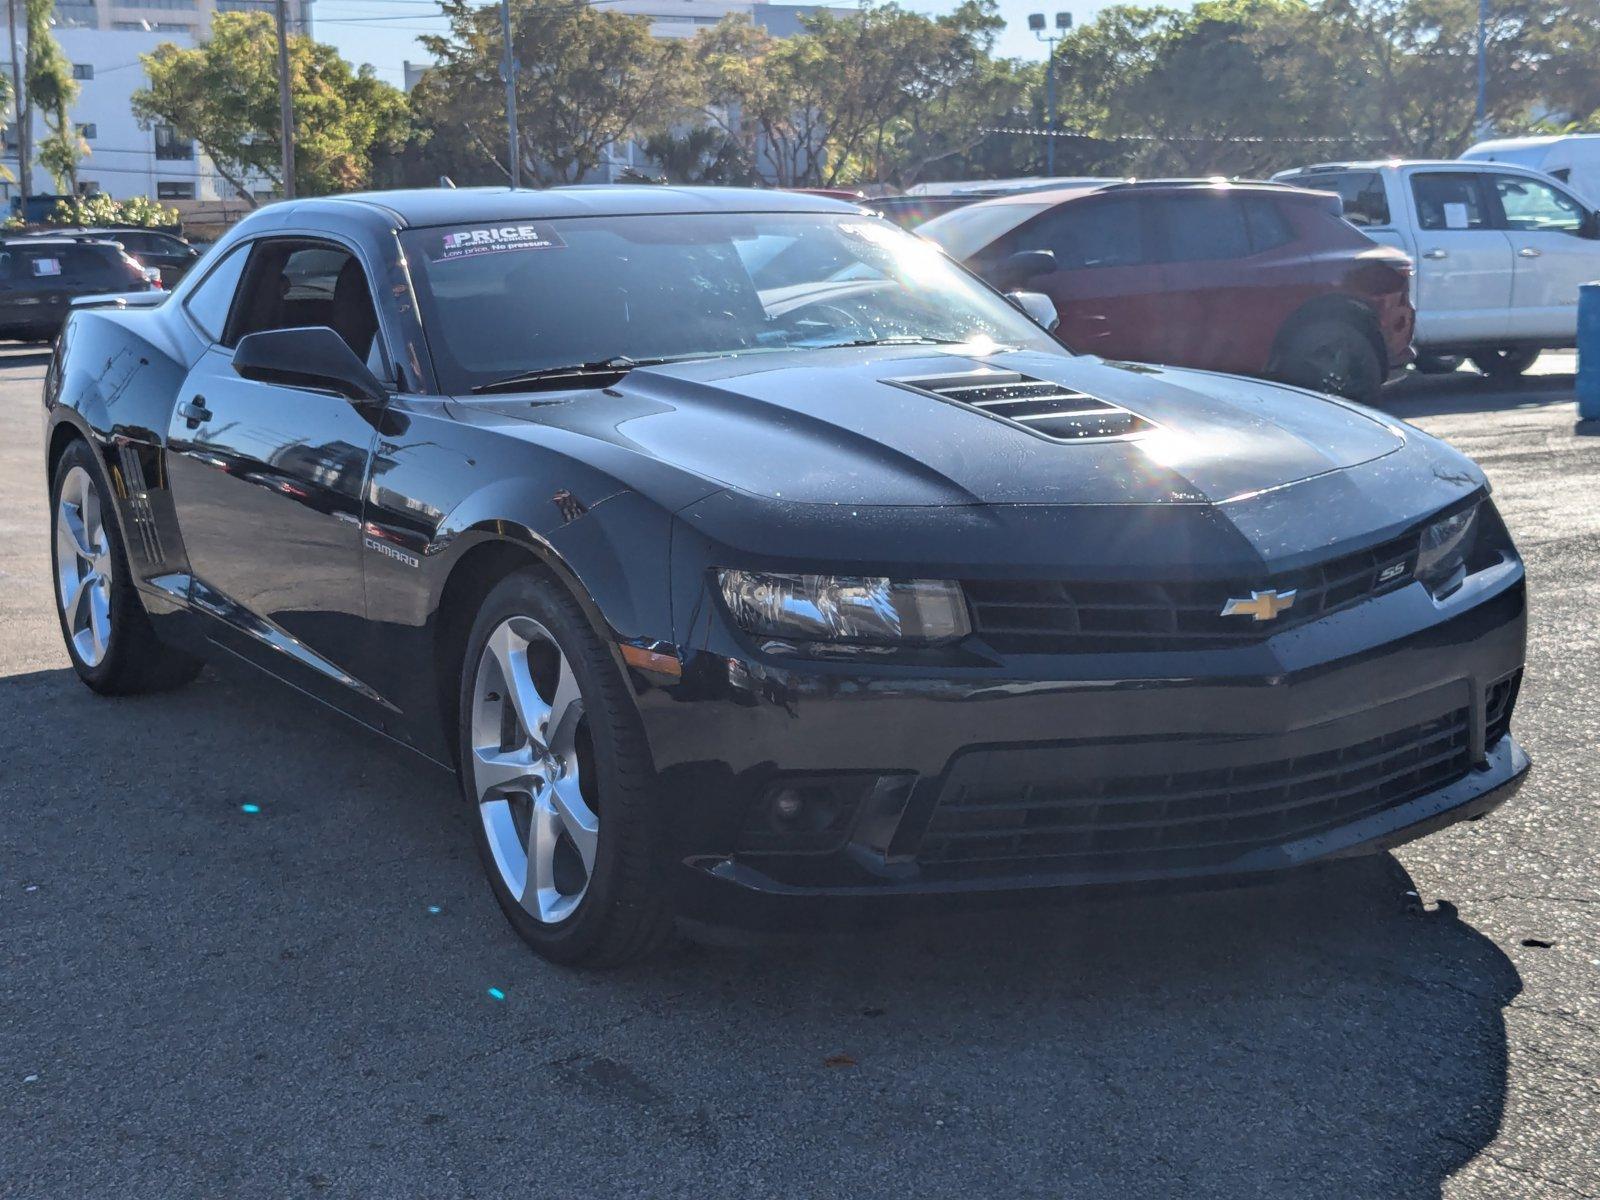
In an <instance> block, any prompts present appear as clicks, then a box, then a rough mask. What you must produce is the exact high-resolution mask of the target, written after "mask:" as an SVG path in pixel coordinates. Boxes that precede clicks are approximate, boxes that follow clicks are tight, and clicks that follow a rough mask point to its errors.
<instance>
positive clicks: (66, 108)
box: [23, 0, 89, 194]
mask: <svg viewBox="0 0 1600 1200" xmlns="http://www.w3.org/2000/svg"><path fill="white" fill-rule="evenodd" d="M54 13H55V0H27V13H26V19H27V23H28V24H27V29H28V48H27V60H26V63H25V64H24V66H23V79H24V82H25V84H26V86H27V93H28V99H29V102H30V103H31V104H34V105H37V106H38V108H39V112H40V115H41V116H42V117H43V118H44V124H45V128H46V129H47V130H48V131H49V132H48V133H47V134H46V136H45V137H44V138H43V139H42V140H41V141H40V142H39V144H38V147H37V153H38V157H39V163H40V165H41V166H43V167H44V169H45V170H47V171H49V172H50V174H51V176H53V177H54V179H55V181H56V189H57V190H58V191H63V192H67V193H69V194H70V193H72V192H76V191H77V190H78V161H79V160H80V159H81V158H82V157H83V156H84V155H85V154H87V153H89V146H88V144H87V143H86V142H85V141H84V140H83V138H82V137H81V136H80V135H79V133H78V127H77V126H76V125H75V124H73V121H72V115H71V111H70V110H71V108H72V105H73V102H74V101H76V100H77V98H78V81H77V80H75V79H74V78H73V77H72V64H71V63H70V62H68V61H67V56H66V55H65V54H63V53H62V52H61V44H60V43H59V42H57V41H56V39H55V35H54V34H52V33H51V32H50V23H51V18H52V16H53V15H54Z"/></svg>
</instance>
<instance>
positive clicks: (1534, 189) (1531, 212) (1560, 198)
mask: <svg viewBox="0 0 1600 1200" xmlns="http://www.w3.org/2000/svg"><path fill="white" fill-rule="evenodd" d="M1490 178H1491V180H1492V181H1493V183H1494V191H1495V195H1496V196H1498V197H1499V199H1500V208H1501V211H1503V212H1504V213H1505V215H1506V228H1507V229H1516V230H1522V231H1537V232H1546V233H1577V232H1578V231H1579V230H1580V229H1582V228H1583V223H1584V211H1583V206H1582V205H1580V204H1579V203H1578V202H1577V201H1576V200H1574V199H1572V198H1571V197H1570V196H1564V195H1562V194H1561V193H1560V192H1558V191H1556V189H1555V188H1553V187H1551V186H1550V185H1549V184H1547V183H1540V182H1539V181H1538V180H1537V179H1527V178H1524V177H1523V176H1521V175H1494V176H1491V177H1490Z"/></svg>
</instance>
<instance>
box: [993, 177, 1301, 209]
mask: <svg viewBox="0 0 1600 1200" xmlns="http://www.w3.org/2000/svg"><path fill="white" fill-rule="evenodd" d="M1208 189H1224V190H1227V191H1238V192H1270V193H1272V194H1273V195H1282V194H1283V193H1284V192H1286V191H1291V192H1292V191H1295V190H1297V189H1295V188H1293V187H1291V186H1289V185H1286V184H1282V183H1273V182H1271V181H1269V180H1262V179H1111V180H1106V181H1105V182H1103V183H1090V184H1076V185H1073V186H1070V187H1061V188H1048V189H1043V190H1040V191H1036V192H1012V193H1009V194H1007V195H1004V196H987V197H984V198H983V199H982V200H980V201H979V203H981V204H988V205H998V204H1034V205H1039V204H1045V205H1049V204H1061V203H1063V202H1065V201H1067V200H1076V199H1078V198H1080V197H1082V196H1098V195H1105V194H1108V193H1115V192H1140V193H1143V192H1166V191H1171V192H1195V191H1205V190H1208Z"/></svg>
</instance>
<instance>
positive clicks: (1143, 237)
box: [917, 180, 1412, 399]
mask: <svg viewBox="0 0 1600 1200" xmlns="http://www.w3.org/2000/svg"><path fill="white" fill-rule="evenodd" d="M917 232H918V233H920V234H921V235H922V236H924V237H927V238H929V239H931V240H933V241H934V242H937V243H938V244H939V245H941V246H942V247H944V249H945V250H946V251H947V252H948V253H949V254H950V255H951V256H953V257H954V258H957V259H959V260H961V261H963V262H965V263H966V264H967V265H968V266H969V267H971V268H972V269H973V270H975V271H977V272H978V274H980V275H982V276H984V277H985V278H986V279H988V280H989V281H990V282H991V283H995V284H996V285H997V286H1001V287H1004V288H1010V287H1015V286H1019V285H1021V284H1023V283H1026V286H1027V287H1028V288H1029V289H1031V290H1036V291H1039V292H1043V293H1044V294H1046V295H1048V296H1049V297H1050V299H1051V300H1052V301H1054V303H1055V306H1056V310H1057V312H1058V313H1059V314H1060V318H1061V324H1060V327H1059V329H1058V330H1057V332H1058V334H1059V335H1060V337H1061V338H1062V340H1063V341H1065V342H1066V343H1067V345H1069V346H1071V347H1073V348H1074V349H1077V350H1082V351H1085V352H1088V353H1091V354H1098V355H1101V356H1102V357H1106V358H1115V359H1128V360H1133V361H1139V362H1159V363H1169V364H1173V365H1176V366H1186V367H1201V368H1204V369H1206V370H1212V371H1228V372H1233V373H1235V374H1240V375H1257V376H1262V377H1265V378H1272V379H1281V380H1284V381H1286V382H1290V383H1295V384H1299V385H1301V386H1304V387H1311V388H1316V389H1318V390H1321V391H1326V392H1333V393H1336V394H1338V395H1341V396H1349V397H1352V398H1355V399H1371V398H1372V397H1373V396H1374V395H1376V394H1377V391H1378V389H1379V388H1380V387H1381V386H1382V385H1383V382H1384V380H1385V379H1386V378H1388V376H1389V375H1390V374H1392V373H1393V372H1395V371H1397V370H1399V369H1400V368H1402V367H1404V366H1405V365H1406V363H1408V362H1409V361H1410V360H1411V349H1410V343H1411V331H1412V309H1411V299H1410V275H1411V265H1410V263H1409V262H1408V261H1407V259H1406V257H1405V255H1403V254H1400V253H1398V252H1396V251H1395V250H1392V249H1388V248H1386V247H1382V246H1379V245H1377V244H1376V243H1374V242H1373V241H1372V240H1371V239H1369V238H1367V237H1364V236H1363V235H1362V234H1361V233H1359V232H1358V231H1357V230H1355V229H1354V228H1352V227H1351V226H1350V225H1349V224H1347V223H1346V222H1344V221H1342V220H1340V219H1339V209H1338V205H1337V204H1335V203H1334V202H1333V201H1332V198H1331V197H1327V196H1322V195H1318V194H1316V193H1313V192H1307V191H1304V190H1300V189H1295V188H1288V187H1283V186H1280V185H1274V184H1265V183H1227V182H1216V181H1209V180H1208V181H1148V182H1142V183H1126V182H1115V183H1099V184H1091V185H1088V186H1079V187H1072V188H1066V189H1062V190H1058V191H1049V192H1031V193H1022V194H1018V195H1015V196H1006V197H1001V198H998V199H994V200H985V201H982V202H980V203H977V204H973V205H969V206H967V207H965V208H961V209H958V210H956V211H954V212H951V213H947V214H945V215H944V216H941V217H937V218H935V219H934V220H931V221H929V222H928V223H927V224H926V225H923V226H921V227H920V228H919V229H918V230H917ZM1040 251H1044V252H1047V253H1046V254H1040V253H1038V252H1040ZM1051 256H1053V257H1051Z"/></svg>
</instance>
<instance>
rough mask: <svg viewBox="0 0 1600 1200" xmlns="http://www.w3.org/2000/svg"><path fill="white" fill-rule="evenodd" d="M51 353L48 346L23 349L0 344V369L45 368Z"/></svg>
mask: <svg viewBox="0 0 1600 1200" xmlns="http://www.w3.org/2000/svg"><path fill="white" fill-rule="evenodd" d="M51 353H52V352H51V350H50V348H49V347H48V346H46V347H44V348H42V349H40V348H36V347H33V346H29V347H27V348H26V349H24V348H23V347H22V346H21V345H13V344H8V343H5V342H0V367H47V366H49V365H50V355H51Z"/></svg>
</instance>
